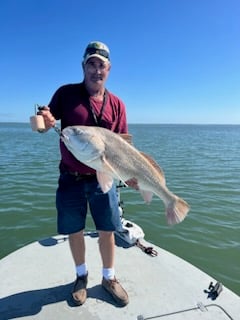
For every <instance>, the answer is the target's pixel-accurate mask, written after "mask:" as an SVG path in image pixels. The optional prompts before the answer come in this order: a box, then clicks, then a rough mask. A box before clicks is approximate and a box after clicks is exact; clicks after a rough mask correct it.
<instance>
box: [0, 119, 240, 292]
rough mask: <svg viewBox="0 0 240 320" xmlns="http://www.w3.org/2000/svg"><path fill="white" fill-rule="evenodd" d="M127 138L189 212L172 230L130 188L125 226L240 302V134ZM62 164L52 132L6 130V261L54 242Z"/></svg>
mask: <svg viewBox="0 0 240 320" xmlns="http://www.w3.org/2000/svg"><path fill="white" fill-rule="evenodd" d="M129 131H130V133H131V134H132V135H133V142H134V145H135V147H137V148H138V149H139V150H142V151H144V152H146V153H148V154H150V155H151V156H152V157H153V158H154V159H155V160H156V161H157V162H158V163H159V164H160V166H161V167H162V169H163V170H164V172H165V176H166V181H167V185H168V187H169V189H170V190H171V191H173V192H174V193H176V194H177V195H179V196H181V197H182V198H184V199H185V200H186V201H187V202H188V203H189V204H190V206H191V211H190V212H189V215H188V216H187V218H186V219H185V220H184V222H182V223H181V224H179V225H176V226H174V227H169V226H168V225H167V224H166V219H165V214H164V207H163V203H162V201H161V200H160V199H159V198H157V197H156V196H154V198H153V201H152V203H151V204H150V205H146V204H144V202H143V200H142V198H141V197H140V195H139V194H138V193H137V192H136V191H134V190H131V189H129V188H124V190H123V191H122V192H121V199H122V200H123V201H124V212H125V218H126V219H130V220H132V221H134V222H135V223H137V224H139V225H140V226H141V227H142V228H143V230H144V233H145V239H146V240H148V241H150V242H152V243H154V244H156V245H158V246H160V247H162V248H164V249H166V250H168V251H170V252H172V253H174V254H176V255H178V256H180V257H182V258H183V259H185V260H187V261H189V262H191V263H192V264H194V265H195V266H197V267H199V268H200V269H202V270H203V271H205V272H207V273H208V274H209V275H210V276H212V277H214V278H215V279H217V280H218V281H220V282H222V283H223V284H224V285H225V286H227V287H229V288H230V289H231V290H233V291H234V292H236V293H237V294H238V295H240V126H238V125H232V126H231V125H160V124H159V125H130V126H129ZM59 158H60V155H59V150H58V136H57V134H56V133H55V132H54V131H53V130H52V131H50V132H48V133H46V134H39V133H35V132H32V131H31V128H30V126H29V124H22V123H21V124H19V123H0V189H1V191H0V258H2V257H4V256H6V255H7V254H9V253H10V252H12V251H14V250H17V249H19V248H21V247H23V246H24V245H26V244H29V243H31V242H33V241H37V240H39V239H43V238H45V237H49V236H52V235H55V234H56V211H55V190H56V187H57V179H58V163H59ZM88 228H89V230H92V228H93V224H92V221H91V218H90V217H89V218H88ZM159 272H161V270H159ZM179 279H181V274H179ZM208 285H209V284H208V283H206V287H207V286H208Z"/></svg>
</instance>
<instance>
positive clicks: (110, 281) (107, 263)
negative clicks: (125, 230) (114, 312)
mask: <svg viewBox="0 0 240 320" xmlns="http://www.w3.org/2000/svg"><path fill="white" fill-rule="evenodd" d="M99 249H100V254H101V257H102V263H103V280H102V286H103V287H104V289H106V290H107V291H108V292H109V293H110V294H111V295H112V297H113V298H114V300H115V301H116V302H117V303H118V304H119V305H121V306H125V305H126V304H128V295H127V292H126V291H125V290H124V289H123V287H122V286H121V285H120V283H119V282H118V281H117V279H116V277H115V270H114V251H115V238H114V233H113V232H109V231H99Z"/></svg>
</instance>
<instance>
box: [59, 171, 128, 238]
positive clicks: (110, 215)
mask: <svg viewBox="0 0 240 320" xmlns="http://www.w3.org/2000/svg"><path fill="white" fill-rule="evenodd" d="M88 206H89V209H90V212H91V215H92V218H93V221H94V224H95V227H96V230H98V231H116V230H121V229H122V227H121V220H120V215H119V208H118V196H117V191H116V186H115V184H113V186H112V188H111V190H110V191H109V192H107V193H103V192H102V190H101V187H100V186H99V184H98V181H97V179H96V176H90V177H87V178H83V179H82V178H80V179H79V178H78V177H75V176H73V175H71V174H69V173H67V172H64V173H61V174H60V177H59V181H58V189H57V192H56V207H57V212H58V222H57V224H58V232H59V233H60V234H71V233H75V232H79V231H81V230H84V229H85V225H86V217H87V212H88Z"/></svg>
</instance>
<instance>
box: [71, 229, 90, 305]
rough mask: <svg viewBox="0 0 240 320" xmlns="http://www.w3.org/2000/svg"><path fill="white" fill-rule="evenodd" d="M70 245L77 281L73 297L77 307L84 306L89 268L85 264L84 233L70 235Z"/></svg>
mask: <svg viewBox="0 0 240 320" xmlns="http://www.w3.org/2000/svg"><path fill="white" fill-rule="evenodd" d="M69 245H70V249H71V252H72V256H73V260H74V262H75V265H76V272H77V279H76V281H75V284H74V288H73V292H72V297H73V300H74V302H75V303H76V304H77V305H82V304H83V303H84V302H85V301H86V298H87V289H86V288H87V276H88V273H87V266H86V263H85V241H84V233H83V231H80V232H76V233H72V234H70V235H69Z"/></svg>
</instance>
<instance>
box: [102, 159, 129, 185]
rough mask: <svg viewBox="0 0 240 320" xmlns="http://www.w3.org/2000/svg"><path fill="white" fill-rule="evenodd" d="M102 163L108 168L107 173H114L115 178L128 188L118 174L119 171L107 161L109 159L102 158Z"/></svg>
mask: <svg viewBox="0 0 240 320" xmlns="http://www.w3.org/2000/svg"><path fill="white" fill-rule="evenodd" d="M102 162H103V164H104V166H105V167H107V169H108V170H107V171H110V172H112V174H113V176H114V177H115V178H116V179H118V180H120V181H122V182H123V183H124V185H125V186H126V187H128V185H127V183H126V182H125V181H124V179H123V178H122V177H121V176H120V175H119V174H118V173H117V171H116V170H115V169H114V168H113V167H112V166H111V164H110V163H109V162H108V161H107V159H106V158H105V157H103V158H102ZM109 176H110V174H109Z"/></svg>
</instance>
